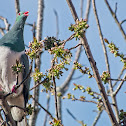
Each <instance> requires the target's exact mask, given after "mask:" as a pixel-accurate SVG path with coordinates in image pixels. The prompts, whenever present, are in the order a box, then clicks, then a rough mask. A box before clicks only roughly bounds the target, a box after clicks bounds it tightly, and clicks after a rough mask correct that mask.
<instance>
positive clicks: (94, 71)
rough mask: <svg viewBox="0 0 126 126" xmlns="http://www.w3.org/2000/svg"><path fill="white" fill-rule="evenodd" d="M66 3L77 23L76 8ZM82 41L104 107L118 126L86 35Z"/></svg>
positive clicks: (68, 0)
mask: <svg viewBox="0 0 126 126" xmlns="http://www.w3.org/2000/svg"><path fill="white" fill-rule="evenodd" d="M66 1H67V3H68V6H69V8H70V10H71V13H72V15H73V18H74V19H75V20H74V21H76V19H78V16H77V14H76V12H75V13H73V12H74V11H75V8H74V6H73V4H72V1H71V0H66ZM80 39H81V40H82V44H83V47H84V49H85V52H86V54H87V57H88V60H89V62H90V65H91V67H92V70H93V73H94V77H95V79H96V82H97V84H98V88H99V90H100V93H101V96H102V99H103V102H104V105H105V109H106V112H107V113H108V115H109V118H110V120H111V123H112V125H113V126H118V123H117V121H116V118H115V116H114V113H113V110H112V108H111V105H110V102H109V100H108V97H107V94H106V92H105V88H104V86H103V84H102V81H101V78H100V75H99V71H98V68H97V66H96V63H95V60H94V58H93V56H92V53H91V50H90V47H89V45H88V42H87V38H86V37H85V35H84V37H83V38H80Z"/></svg>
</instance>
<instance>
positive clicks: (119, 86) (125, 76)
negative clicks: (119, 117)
mask: <svg viewBox="0 0 126 126" xmlns="http://www.w3.org/2000/svg"><path fill="white" fill-rule="evenodd" d="M123 80H126V74H125V75H124V78H123ZM123 84H124V81H122V82H121V83H120V84H119V85H118V87H117V89H116V90H115V92H114V95H115V96H116V95H117V94H118V92H119V90H120V89H121V87H122V85H123Z"/></svg>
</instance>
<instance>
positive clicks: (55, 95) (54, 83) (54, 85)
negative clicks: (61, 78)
mask: <svg viewBox="0 0 126 126" xmlns="http://www.w3.org/2000/svg"><path fill="white" fill-rule="evenodd" d="M52 81H53V87H54V97H55V111H56V118H57V120H59V114H58V105H57V91H56V82H55V77H54V76H53V75H52Z"/></svg>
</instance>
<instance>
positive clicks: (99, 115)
mask: <svg viewBox="0 0 126 126" xmlns="http://www.w3.org/2000/svg"><path fill="white" fill-rule="evenodd" d="M102 112H103V110H101V111H99V112H98V115H97V116H96V118H95V120H94V122H93V124H92V126H95V125H96V123H97V122H98V120H99V118H100V117H101V114H102Z"/></svg>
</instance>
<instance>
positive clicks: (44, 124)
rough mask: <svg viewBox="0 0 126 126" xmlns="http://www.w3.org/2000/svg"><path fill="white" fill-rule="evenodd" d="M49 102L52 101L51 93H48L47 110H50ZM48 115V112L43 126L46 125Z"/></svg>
mask: <svg viewBox="0 0 126 126" xmlns="http://www.w3.org/2000/svg"><path fill="white" fill-rule="evenodd" d="M49 103H50V95H49V94H48V95H47V108H46V109H47V111H48V110H49ZM47 117H48V114H47V113H46V115H45V119H44V123H43V126H46V122H47Z"/></svg>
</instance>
